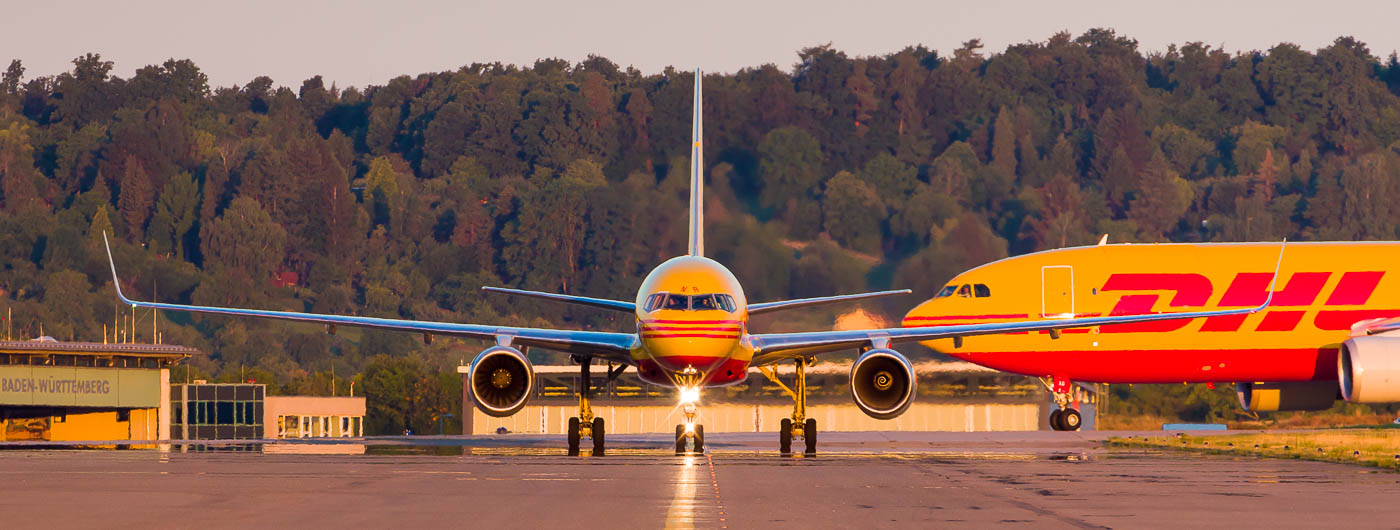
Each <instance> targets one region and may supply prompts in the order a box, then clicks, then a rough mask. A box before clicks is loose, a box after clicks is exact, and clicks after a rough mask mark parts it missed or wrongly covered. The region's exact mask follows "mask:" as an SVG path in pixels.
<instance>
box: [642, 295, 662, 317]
mask: <svg viewBox="0 0 1400 530" xmlns="http://www.w3.org/2000/svg"><path fill="white" fill-rule="evenodd" d="M665 299H666V294H665V293H657V294H654V295H651V296H648V297H647V303H646V305H643V306H642V308H643V309H645V310H646V312H648V313H650V312H652V311H656V310H657V309H661V302H662V301H663V300H665Z"/></svg>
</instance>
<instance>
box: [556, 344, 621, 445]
mask: <svg viewBox="0 0 1400 530" xmlns="http://www.w3.org/2000/svg"><path fill="white" fill-rule="evenodd" d="M574 360H575V361H576V362H578V363H579V366H580V367H581V368H580V378H579V392H578V416H577V417H573V418H569V432H568V435H569V456H578V454H579V445H580V443H581V442H582V441H583V439H584V438H588V439H590V440H592V441H593V456H603V454H604V450H603V439H604V434H605V432H604V431H605V429H604V426H603V418H596V417H594V416H593V409H592V408H591V407H589V403H588V402H589V399H590V398H592V397H593V379H592V374H591V373H589V368H590V367H591V366H592V364H593V358H592V357H583V358H578V357H575V358H574ZM611 364H612V363H609V365H611ZM626 368H627V366H626V365H623V366H619V367H618V369H616V370H613V369H612V368H611V366H610V367H609V370H608V380H612V379H616V378H617V376H619V375H622V370H625V369H626Z"/></svg>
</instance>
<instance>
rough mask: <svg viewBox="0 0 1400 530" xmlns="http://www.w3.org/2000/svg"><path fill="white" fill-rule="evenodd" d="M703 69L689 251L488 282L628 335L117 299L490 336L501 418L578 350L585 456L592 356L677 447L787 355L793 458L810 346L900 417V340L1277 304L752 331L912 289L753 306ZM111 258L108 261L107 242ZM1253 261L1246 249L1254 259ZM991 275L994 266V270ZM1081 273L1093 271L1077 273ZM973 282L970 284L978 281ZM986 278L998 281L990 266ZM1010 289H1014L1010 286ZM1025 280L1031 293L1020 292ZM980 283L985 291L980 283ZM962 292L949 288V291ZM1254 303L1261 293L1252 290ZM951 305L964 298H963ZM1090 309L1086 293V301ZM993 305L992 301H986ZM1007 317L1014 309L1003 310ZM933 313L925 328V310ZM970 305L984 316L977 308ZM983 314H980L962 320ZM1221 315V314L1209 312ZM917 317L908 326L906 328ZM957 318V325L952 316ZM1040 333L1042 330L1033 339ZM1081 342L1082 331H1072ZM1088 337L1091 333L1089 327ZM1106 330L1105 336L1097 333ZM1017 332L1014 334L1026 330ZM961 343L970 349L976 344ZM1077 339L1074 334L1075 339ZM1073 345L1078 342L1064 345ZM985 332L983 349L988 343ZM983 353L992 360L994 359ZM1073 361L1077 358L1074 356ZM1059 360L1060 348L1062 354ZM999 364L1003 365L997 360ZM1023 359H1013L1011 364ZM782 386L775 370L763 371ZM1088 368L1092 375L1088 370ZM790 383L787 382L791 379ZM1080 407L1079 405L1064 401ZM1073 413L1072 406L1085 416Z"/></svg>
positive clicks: (903, 400)
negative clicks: (730, 265)
mask: <svg viewBox="0 0 1400 530" xmlns="http://www.w3.org/2000/svg"><path fill="white" fill-rule="evenodd" d="M700 81H701V75H700V72H699V71H698V70H697V71H696V72H695V100H694V116H693V118H692V119H693V122H692V123H693V126H692V127H693V130H692V132H693V135H694V136H693V138H694V142H693V144H692V147H691V168H690V174H691V180H690V235H689V242H688V247H689V252H688V253H687V254H686V255H684V256H680V257H676V258H672V259H670V260H667V261H666V262H664V263H662V264H660V265H659V266H657V267H656V268H655V269H654V270H652V271H651V273H650V274H648V275H647V277H646V279H645V280H644V281H643V282H642V285H641V288H640V289H639V290H638V292H637V295H636V298H635V300H634V301H631V302H629V301H622V300H607V299H601V298H589V297H581V296H571V295H564V294H554V293H542V292H533V291H520V290H515V289H500V288H488V290H493V291H499V292H505V293H510V294H517V295H523V296H532V297H537V298H545V299H550V300H557V301H560V302H566V303H574V304H582V305H586V306H592V307H598V308H603V309H609V310H615V311H620V312H624V313H629V314H632V315H633V316H634V317H635V319H636V331H635V332H631V333H619V332H601V331H575V330H563V329H540V328H520V327H511V326H492V325H481V324H459V323H452V322H427V321H417V320H399V319H387V318H371V317H361V316H349V315H321V314H312V313H299V312H290V311H266V310H257V309H235V308H225V307H211V306H195V305H185V304H167V303H158V302H141V301H134V300H131V299H129V298H127V297H126V296H125V295H124V294H122V292H121V289H120V282H119V281H118V279H117V269H116V265H115V263H112V276H113V283H114V284H115V285H117V286H118V288H117V296H118V297H119V298H120V299H121V300H122V301H123V302H124V303H126V304H129V305H131V306H132V307H145V308H153V309H164V310H176V311H191V312H199V313H212V314H220V315H230V316H241V317H254V318H267V319H278V320H290V321H296V322H308V323H316V324H320V325H324V326H326V329H327V331H328V332H330V333H334V332H335V329H336V327H337V326H357V327H365V328H377V329H387V330H399V331H410V332H416V333H422V334H423V338H424V340H425V341H428V340H431V338H432V337H433V336H434V335H447V336H456V337H468V338H476V339H483V340H487V341H491V342H494V343H495V344H494V345H493V346H491V347H489V348H486V349H485V350H484V351H482V352H481V353H480V354H478V355H477V356H476V358H475V359H474V360H472V363H471V366H470V367H469V370H468V375H467V378H468V390H469V391H470V393H471V396H472V398H473V400H474V401H475V402H476V404H477V407H478V408H479V409H480V410H482V411H483V412H484V413H486V414H489V415H492V416H509V415H511V414H515V413H516V412H518V411H520V410H521V409H522V408H524V407H525V404H526V403H527V402H528V401H529V399H530V397H531V396H532V395H533V394H534V393H535V388H534V385H535V377H534V370H533V367H532V365H531V364H530V360H529V358H528V357H527V356H526V355H525V353H524V352H523V351H522V348H524V347H531V348H545V349H550V350H555V351H560V352H565V353H570V354H572V359H573V360H574V361H575V362H578V363H579V365H580V373H581V376H582V377H581V385H580V387H581V388H580V391H579V408H578V416H576V417H573V418H570V419H569V430H568V439H569V453H570V454H578V453H579V446H580V442H581V440H582V439H583V438H588V439H590V440H591V441H592V445H593V454H595V455H600V454H602V453H603V451H604V424H603V419H602V418H599V417H594V416H593V414H592V412H591V410H590V408H589V397H590V395H591V392H592V382H591V371H590V367H591V366H592V364H593V362H594V361H595V360H596V361H601V362H606V363H608V365H609V367H608V370H607V374H606V375H607V377H609V378H615V377H617V376H618V375H620V374H621V373H622V371H623V370H625V369H626V368H627V367H629V366H630V367H636V370H637V372H638V374H639V375H640V377H641V378H642V379H644V380H646V381H648V382H650V383H653V384H657V385H666V386H671V387H674V388H676V389H677V395H678V396H679V400H680V403H679V405H678V406H679V407H680V409H681V412H682V414H683V417H684V421H683V422H682V423H680V424H678V425H677V426H676V452H677V453H681V452H685V451H686V450H687V448H688V449H689V450H692V451H701V450H703V447H704V427H703V425H701V424H700V423H699V421H698V408H697V405H698V403H699V401H700V395H701V392H702V391H703V390H704V389H706V388H711V387H717V386H725V385H732V384H736V383H739V382H742V381H744V380H745V379H746V378H747V373H748V369H749V367H759V368H760V370H762V369H764V368H767V367H770V366H771V365H773V364H775V363H779V362H786V361H791V362H794V363H795V366H796V381H795V385H794V387H793V388H791V389H790V390H789V392H788V393H789V394H790V395H791V396H792V398H793V401H794V407H793V409H794V410H793V414H792V417H791V418H786V419H783V420H782V421H781V422H780V433H779V448H780V450H781V452H783V453H788V452H789V451H790V450H791V444H792V442H793V441H794V440H796V439H799V438H800V439H802V440H803V442H804V444H805V451H804V452H806V453H814V452H816V435H817V427H816V420H815V419H813V418H808V417H806V412H805V403H806V400H805V396H806V392H807V388H806V380H805V376H804V374H805V368H806V366H807V365H808V364H810V363H811V362H812V361H813V359H814V356H815V355H818V354H822V353H828V352H834V351H840V350H858V351H859V352H860V355H859V356H858V357H857V359H856V361H855V362H854V363H853V365H852V367H851V375H850V378H851V385H850V386H851V397H852V398H853V400H854V401H855V404H856V406H857V407H859V408H860V410H862V411H863V412H865V413H866V414H868V415H870V416H872V417H875V418H882V419H888V418H893V417H896V416H898V415H900V414H901V413H903V412H904V411H905V410H906V409H907V408H908V407H909V405H910V404H911V403H912V402H913V400H914V395H915V386H916V381H915V375H914V370H913V368H912V366H911V365H910V363H909V361H908V359H906V358H905V357H904V355H901V354H900V353H899V352H897V351H895V350H894V349H892V348H891V346H893V345H895V344H897V343H901V342H904V343H907V342H914V341H936V340H938V339H949V338H952V339H954V340H962V338H963V337H972V336H978V335H989V334H1000V333H1030V334H1038V333H1041V332H1048V333H1051V336H1059V333H1060V331H1059V330H1066V329H1071V328H1090V327H1095V326H1097V327H1100V328H1101V329H1108V327H1109V326H1113V325H1124V324H1137V325H1158V326H1176V325H1178V324H1177V323H1179V322H1190V321H1193V319H1199V318H1207V317H1208V318H1211V319H1222V318H1247V317H1248V315H1250V314H1252V313H1255V312H1257V311H1260V310H1262V309H1264V308H1265V307H1267V306H1268V304H1269V302H1268V299H1267V297H1266V298H1265V299H1263V300H1259V301H1258V303H1257V304H1255V306H1252V307H1229V308H1221V309H1217V310H1213V311H1198V312H1190V311H1188V312H1181V313H1171V314H1125V315H1093V316H1089V315H1075V314H1073V313H1074V308H1073V307H1072V305H1070V306H1065V307H1063V308H1061V307H1059V306H1052V307H1051V308H1050V309H1051V310H1053V311H1056V312H1057V313H1055V314H1053V315H1048V316H1049V317H1051V318H1046V317H1047V315H1045V314H1044V311H1040V312H1038V313H1037V314H1031V313H1029V312H1028V311H1026V310H1024V309H1019V310H1017V312H1018V313H1020V314H1019V315H1017V316H1014V317H1012V316H1006V317H1004V318H995V319H986V320H989V321H982V320H983V319H984V317H987V315H988V314H989V313H987V312H986V311H984V310H982V309H975V308H974V307H982V306H977V305H976V304H984V303H989V302H991V301H995V300H998V299H997V298H995V297H985V296H984V297H981V298H978V297H977V296H975V295H974V296H972V297H970V298H961V297H959V298H951V297H944V298H941V299H939V300H936V301H935V302H934V304H933V305H930V306H926V307H925V312H924V313H919V314H917V315H911V320H907V321H906V322H905V324H906V327H900V328H891V329H868V330H855V331H814V332H805V333H753V332H751V330H750V329H749V328H748V321H749V317H750V316H752V315H756V314H760V313H765V312H771V311H778V310H785V309H793V308H799V307H807V306H812V305H818V304H827V303H833V302H843V301H850V300H859V299H867V298H872V297H879V296H888V295H893V294H904V293H907V292H908V291H885V292H877V293H865V294H855V295H845V296H831V297H824V298H809V299H802V300H787V301H779V302H764V303H749V301H748V299H747V298H745V296H744V290H743V287H742V286H740V285H739V281H738V280H737V279H736V278H735V277H734V274H733V273H731V272H730V271H729V269H727V268H725V267H724V266H723V265H721V264H720V263H718V262H716V261H714V260H712V259H709V258H706V257H705V255H704V223H703V217H702V213H703V207H702V198H703V196H704V192H703V189H704V187H703V184H704V178H703V173H702V168H703V157H702V152H703V151H702V144H701V138H702V120H701V90H700ZM1247 257H1248V258H1249V259H1254V258H1258V259H1259V262H1260V263H1261V264H1267V263H1272V262H1273V260H1271V259H1269V258H1268V257H1267V256H1263V255H1262V254H1260V255H1258V256H1255V255H1254V254H1250V255H1249V256H1247ZM108 258H109V260H110V258H111V252H110V249H109V250H108ZM1245 258H1246V256H1240V259H1245ZM989 271H990V269H989ZM1080 274H1084V273H1083V272H1081V273H1080ZM970 281H971V280H970ZM977 282H979V283H980V282H989V283H988V285H996V284H997V281H996V280H995V279H994V278H993V277H992V276H991V275H988V276H987V278H986V279H985V280H977ZM1001 285H1004V286H1005V287H999V288H1001V289H1017V288H1018V287H1013V286H1012V285H1011V284H1010V283H1006V282H1003V283H1002V284H1001ZM1019 288H1020V289H1030V288H1028V287H1019ZM968 289H969V290H970V291H968V292H972V293H976V292H983V291H984V290H985V288H979V287H976V286H969V287H968ZM979 289H982V290H979ZM958 292H961V288H956V289H954V293H955V294H956V293H958ZM1001 292H1002V293H1005V294H1003V295H1002V296H1003V297H1004V298H1003V300H1005V299H1008V298H1009V299H1011V300H1017V299H1019V300H1022V301H1024V300H1026V299H1029V298H1027V296H1028V295H1029V294H1031V293H1034V292H1035V291H1034V289H1030V290H1027V291H1024V292H1020V293H1018V292H1015V291H1013V290H1005V291H1001ZM1064 293H1066V294H1065V296H1073V289H1071V288H1069V287H1066V290H1065V291H1064ZM1251 300H1252V299H1251ZM956 304H967V305H966V307H965V308H964V307H957V306H956ZM1081 304H1082V302H1081ZM930 307H933V308H947V309H949V310H953V309H954V308H955V307H957V309H956V310H955V311H954V313H940V314H939V315H943V314H946V315H953V314H957V316H958V317H959V318H957V319H956V320H957V322H950V321H948V320H940V316H938V315H933V313H930V311H933V310H931V309H928V308H930ZM987 307H988V308H990V307H991V306H987ZM1004 312H1007V313H1009V312H1011V310H1004ZM924 314H928V315H930V316H929V317H928V318H930V320H928V325H925V324H924V321H923V320H920V319H921V318H924V317H922V316H920V315H924ZM974 314H975V315H974ZM968 315H974V316H977V317H978V318H971V317H968V318H964V317H965V316H968ZM1212 321H1213V320H1212ZM910 323H914V324H913V325H909V324H910ZM950 324H952V325H950ZM1038 336H1039V335H1036V337H1038ZM1069 336H1070V337H1078V336H1077V335H1069ZM1086 336H1087V335H1086ZM1094 336H1098V335H1094ZM1018 337H1019V336H1018ZM971 340H972V339H968V342H965V343H963V345H964V347H970V346H968V344H976V343H973V342H971ZM1010 340H1017V339H1015V338H1013V339H1010ZM1073 340H1078V339H1073ZM1066 342H1069V341H1066ZM992 344H1002V343H1000V342H997V343H993V342H991V341H990V340H989V341H988V342H986V343H984V345H985V346H986V347H991V346H992ZM988 351H989V353H988V354H987V355H986V356H982V357H977V358H976V359H978V360H979V361H984V362H986V361H988V360H989V359H991V358H992V357H995V354H993V353H990V350H988ZM1010 355H1014V356H1015V358H1016V359H1026V358H1034V354H1032V355H1030V356H1029V357H1028V356H1027V355H1025V354H1020V353H1013V354H1010ZM1070 355H1071V356H1073V355H1074V354H1070ZM1056 358H1058V357H1056ZM990 364H994V365H996V363H995V361H993V362H991V363H990ZM1045 366H1059V367H1062V368H1065V367H1071V366H1076V365H1074V364H1072V363H1053V362H1052V363H1049V364H1048V365H1045ZM1012 367H1013V368H1014V366H1012ZM764 373H765V374H766V375H768V376H769V377H770V378H772V379H773V380H774V381H775V382H778V383H779V384H780V385H781V384H782V383H781V382H780V381H778V378H777V376H776V372H774V371H772V370H766V371H764ZM1043 375H1056V376H1057V377H1066V378H1069V377H1076V376H1080V375H1081V373H1080V372H1077V371H1068V370H1063V369H1053V370H1049V371H1046V372H1045V374H1043ZM1082 375H1094V374H1092V373H1085V374H1082ZM784 388H785V389H786V388H787V387H786V386H784ZM1066 410H1072V409H1066ZM1076 418H1077V414H1076Z"/></svg>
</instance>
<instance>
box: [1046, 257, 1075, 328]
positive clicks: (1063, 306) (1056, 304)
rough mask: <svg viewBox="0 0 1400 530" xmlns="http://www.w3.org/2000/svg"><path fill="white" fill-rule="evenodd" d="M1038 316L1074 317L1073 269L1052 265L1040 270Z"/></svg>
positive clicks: (1066, 266)
mask: <svg viewBox="0 0 1400 530" xmlns="http://www.w3.org/2000/svg"><path fill="white" fill-rule="evenodd" d="M1040 292H1041V297H1040V316H1041V317H1042V318H1071V317H1073V316H1074V268H1073V267H1071V266H1069V265H1052V266H1047V267H1041V268H1040Z"/></svg>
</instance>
